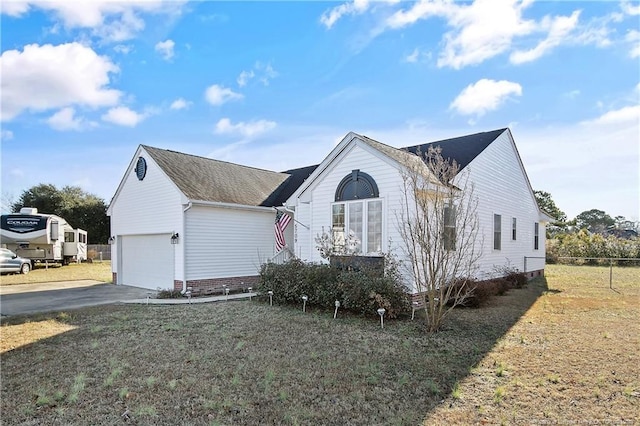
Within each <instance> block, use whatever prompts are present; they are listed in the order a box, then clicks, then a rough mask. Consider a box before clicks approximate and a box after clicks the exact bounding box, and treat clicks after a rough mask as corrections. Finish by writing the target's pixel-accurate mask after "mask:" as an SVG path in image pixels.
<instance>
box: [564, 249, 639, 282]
mask: <svg viewBox="0 0 640 426" xmlns="http://www.w3.org/2000/svg"><path fill="white" fill-rule="evenodd" d="M558 260H559V261H561V262H562V263H568V264H574V265H584V264H591V265H601V266H602V265H609V288H610V289H613V266H614V265H618V266H637V265H638V264H639V263H640V258H637V257H626V258H622V257H558ZM639 281H640V279H639ZM639 284H640V283H639Z"/></svg>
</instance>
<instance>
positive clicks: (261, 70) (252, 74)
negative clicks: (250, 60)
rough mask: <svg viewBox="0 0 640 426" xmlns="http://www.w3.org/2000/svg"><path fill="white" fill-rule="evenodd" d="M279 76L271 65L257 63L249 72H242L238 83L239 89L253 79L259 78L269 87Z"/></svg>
mask: <svg viewBox="0 0 640 426" xmlns="http://www.w3.org/2000/svg"><path fill="white" fill-rule="evenodd" d="M277 76H278V72H277V71H276V70H274V69H273V67H272V66H271V64H263V63H262V62H260V61H257V62H256V63H255V64H254V65H253V68H252V69H250V70H249V71H242V72H241V73H240V74H239V75H238V78H237V79H236V81H237V82H238V86H239V87H244V86H246V85H247V83H249V81H251V80H252V79H253V78H257V79H258V80H259V81H260V82H261V83H262V84H263V85H265V86H268V85H269V82H270V81H271V80H272V79H274V78H276V77H277Z"/></svg>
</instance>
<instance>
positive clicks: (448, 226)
mask: <svg viewBox="0 0 640 426" xmlns="http://www.w3.org/2000/svg"><path fill="white" fill-rule="evenodd" d="M443 225H444V229H443V239H442V242H443V245H444V249H445V250H455V249H456V208H455V206H445V208H444V220H443Z"/></svg>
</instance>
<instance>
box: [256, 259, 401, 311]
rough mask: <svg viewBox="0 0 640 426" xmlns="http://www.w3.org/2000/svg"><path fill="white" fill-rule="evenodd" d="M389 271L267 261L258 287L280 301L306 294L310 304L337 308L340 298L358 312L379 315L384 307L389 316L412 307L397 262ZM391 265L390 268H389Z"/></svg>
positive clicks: (293, 301)
mask: <svg viewBox="0 0 640 426" xmlns="http://www.w3.org/2000/svg"><path fill="white" fill-rule="evenodd" d="M385 265H389V266H388V268H385V271H384V272H383V271H381V270H380V269H376V270H369V269H367V268H366V267H363V268H361V269H360V270H359V271H354V270H341V269H338V268H333V267H331V266H329V265H326V264H315V263H304V262H302V261H301V260H299V259H292V260H290V261H288V262H286V263H284V264H280V265H278V264H273V263H267V264H264V265H262V267H261V268H260V282H259V284H258V286H257V290H258V291H260V292H261V293H266V292H268V291H269V290H271V291H273V300H274V302H276V303H289V304H299V303H300V298H301V297H302V295H306V296H307V297H308V298H309V299H308V302H307V304H308V305H309V306H318V307H321V308H326V309H333V307H334V303H335V301H336V300H339V301H340V302H341V303H342V306H343V307H344V308H345V309H347V310H349V311H351V312H354V313H359V314H369V315H375V311H376V310H377V309H378V308H384V309H386V311H387V316H388V317H389V318H395V317H397V316H398V315H400V314H401V313H404V312H408V310H409V306H410V303H409V296H408V294H407V292H406V291H407V289H406V288H405V287H404V286H403V285H402V284H401V283H400V279H399V275H398V274H397V273H396V271H395V269H394V268H395V267H396V264H395V263H393V262H389V263H385ZM387 269H388V270H387Z"/></svg>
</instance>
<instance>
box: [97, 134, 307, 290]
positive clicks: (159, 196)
mask: <svg viewBox="0 0 640 426" xmlns="http://www.w3.org/2000/svg"><path fill="white" fill-rule="evenodd" d="M311 170H313V168H303V169H297V170H291V171H289V172H287V173H276V172H271V171H267V170H261V169H256V168H253V167H246V166H241V165H238V164H232V163H227V162H224V161H217V160H212V159H209V158H203V157H198V156H193V155H188V154H183V153H179V152H175V151H169V150H164V149H158V148H153V147H150V146H144V145H141V146H139V147H138V149H137V151H136V153H135V155H134V157H133V159H132V160H131V163H130V164H129V167H128V168H127V171H126V173H125V175H124V177H123V178H122V181H121V182H120V185H119V186H118V189H117V191H116V193H115V195H114V197H113V199H112V200H111V203H110V205H109V208H108V210H107V214H108V215H109V216H110V217H111V237H110V242H111V243H112V244H113V247H112V250H111V253H112V254H111V256H112V257H111V264H112V271H113V282H114V283H117V284H126V285H132V286H137V287H145V288H149V289H154V290H155V289H157V288H161V289H178V290H185V289H186V288H187V287H193V288H194V289H196V288H197V289H201V290H204V289H209V288H222V286H223V285H227V286H229V287H230V288H240V287H248V286H251V285H252V284H255V283H256V280H257V275H258V270H259V267H260V265H261V264H262V263H264V262H265V261H267V260H268V259H270V258H271V257H272V256H273V255H274V236H273V235H274V232H273V230H274V216H275V210H274V208H273V206H275V205H282V203H283V202H284V201H285V200H286V199H287V198H288V196H289V195H291V193H292V192H293V191H294V190H295V189H296V188H297V186H298V185H299V184H300V183H301V182H302V180H303V179H304V178H306V177H307V176H308V174H309V173H310V171H311ZM305 173H306V175H305ZM287 231H288V232H287V233H288V235H286V237H287V240H291V239H292V238H293V229H292V228H291V229H287Z"/></svg>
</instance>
